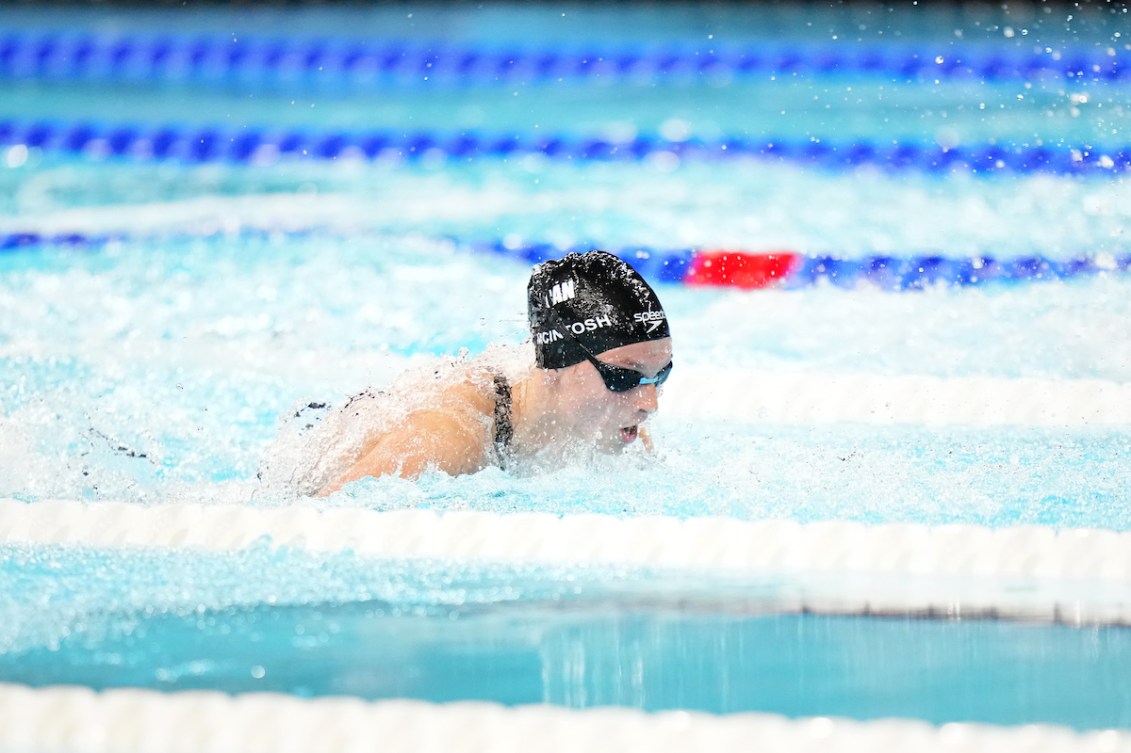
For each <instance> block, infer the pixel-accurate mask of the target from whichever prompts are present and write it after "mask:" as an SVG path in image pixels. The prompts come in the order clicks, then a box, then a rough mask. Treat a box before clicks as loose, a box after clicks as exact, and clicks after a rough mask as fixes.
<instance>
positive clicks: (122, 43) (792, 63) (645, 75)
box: [0, 29, 1131, 84]
mask: <svg viewBox="0 0 1131 753" xmlns="http://www.w3.org/2000/svg"><path fill="white" fill-rule="evenodd" d="M758 74H761V75H767V74H768V75H830V74H852V75H872V76H884V77H888V78H895V79H898V80H916V79H931V80H935V79H938V80H944V79H981V80H986V81H994V80H1006V79H1021V80H1026V81H1029V80H1035V79H1038V78H1041V77H1047V76H1056V77H1059V78H1063V79H1068V80H1105V81H1125V80H1128V79H1131V65H1129V64H1128V63H1127V60H1126V55H1125V52H1124V51H1122V50H1118V49H1115V48H1114V47H1112V48H1105V47H1084V46H1079V47H1071V48H1067V49H1052V48H1048V47H1043V46H1037V47H1034V46H1031V45H1023V44H1016V45H1012V46H1009V47H1004V46H1003V45H1000V44H995V45H993V46H987V45H976V44H960V43H956V44H948V45H947V46H946V47H945V49H940V50H937V51H932V50H929V49H923V48H920V47H914V46H910V45H906V44H883V45H881V44H874V43H873V44H857V45H851V46H849V45H832V44H811V43H810V44H792V45H782V44H760V45H758V46H754V45H747V46H725V45H718V46H715V47H712V48H694V47H679V46H669V47H665V48H662V49H656V48H645V47H640V48H628V49H625V48H621V49H605V48H600V47H593V48H586V49H580V50H578V49H567V48H544V49H530V48H528V47H522V46H516V47H514V48H510V49H475V48H470V47H456V46H451V45H449V44H445V43H439V42H438V43H433V44H426V43H419V42H417V43H402V42H396V41H372V40H361V39H354V40H350V39H327V38H301V37H286V38H268V37H256V36H254V35H252V36H244V35H238V36H237V35H224V36H217V35H211V36H208V35H177V34H166V35H153V34H149V35H146V34H100V33H91V32H82V31H77V30H75V31H63V32H43V31H34V30H18V29H16V30H9V31H7V32H6V33H5V32H0V75H3V76H9V77H18V78H56V79H58V78H64V79H66V78H80V79H99V80H115V79H125V80H135V81H136V80H147V81H162V80H166V81H181V80H196V81H201V80H203V81H208V80H225V79H236V80H244V81H247V82H254V83H262V82H266V81H270V80H277V81H281V82H286V83H288V84H290V83H296V82H300V81H301V80H303V79H304V78H305V79H317V80H322V81H345V82H370V83H372V82H373V81H374V80H375V79H377V78H380V77H385V78H394V79H398V80H402V81H418V82H425V81H435V80H454V81H459V82H464V83H475V82H499V81H506V82H513V81H516V80H528V81H539V80H557V79H564V78H570V79H585V78H608V79H618V80H620V79H627V80H634V79H636V80H643V81H649V82H651V81H656V80H658V79H663V78H673V77H676V78H689V77H690V78H695V77H709V78H712V77H732V76H741V75H758Z"/></svg>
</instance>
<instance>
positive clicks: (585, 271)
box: [526, 251, 671, 369]
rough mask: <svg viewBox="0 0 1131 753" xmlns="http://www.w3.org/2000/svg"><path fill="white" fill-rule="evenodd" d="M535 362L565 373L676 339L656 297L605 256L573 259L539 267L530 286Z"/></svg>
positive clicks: (574, 255) (528, 297)
mask: <svg viewBox="0 0 1131 753" xmlns="http://www.w3.org/2000/svg"><path fill="white" fill-rule="evenodd" d="M526 304H527V314H528V317H529V321H530V333H531V334H532V335H533V336H534V352H535V360H536V363H537V364H538V366H539V367H540V368H543V369H563V368H565V367H566V366H572V365H574V364H575V363H581V362H582V361H584V360H585V351H586V350H588V351H589V352H590V353H592V354H594V355H596V354H598V353H603V352H604V351H606V350H611V349H613V348H619V347H621V346H622V345H632V344H633V343H641V342H648V341H650V340H660V339H663V338H665V337H670V336H671V332H670V331H669V329H668V319H667V316H665V315H664V308H663V306H661V305H660V299H659V298H657V297H656V292H655V291H654V290H652V288H651V286H650V285H649V284H648V283H647V282H645V281H644V278H643V277H641V276H640V275H639V273H637V271H636V270H635V269H633V268H632V267H631V266H629V265H628V264H627V263H626V262H623V261H621V260H620V259H618V258H617V257H615V256H613V255H612V254H610V253H607V252H605V251H589V252H586V253H584V254H578V253H571V254H567V255H566V256H565V258H563V259H562V260H560V261H547V262H543V263H541V264H538V265H536V266H535V267H534V271H533V272H532V273H531V275H530V283H529V284H528V285H527V286H526Z"/></svg>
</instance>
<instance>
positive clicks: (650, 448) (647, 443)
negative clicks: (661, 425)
mask: <svg viewBox="0 0 1131 753" xmlns="http://www.w3.org/2000/svg"><path fill="white" fill-rule="evenodd" d="M636 436H638V437H640V444H642V445H644V451H645V452H655V451H656V447H655V445H653V444H652V437H651V436H650V435H649V434H648V430H647V429H645V428H644V427H643V426H641V427H638V428H637V429H636Z"/></svg>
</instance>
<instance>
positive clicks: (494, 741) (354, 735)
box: [0, 684, 1131, 753]
mask: <svg viewBox="0 0 1131 753" xmlns="http://www.w3.org/2000/svg"><path fill="white" fill-rule="evenodd" d="M374 750H380V751H386V752H387V753H400V752H401V751H405V752H407V751H412V752H413V753H432V752H433V751H435V752H436V753H464V752H467V753H471V752H472V751H475V752H477V753H478V752H481V751H491V753H510V752H511V751H514V753H530V751H587V752H588V753H603V752H604V751H610V752H611V753H612V752H615V753H633V752H634V751H641V752H642V753H643V752H645V751H646V752H647V753H653V752H654V751H670V752H671V753H676V752H677V751H694V753H701V752H702V751H728V750H757V751H763V752H764V753H776V752H777V751H782V753H807V752H813V753H815V752H816V751H821V752H822V753H840V752H843V753H857V752H860V753H874V751H907V752H908V753H913V752H914V753H918V752H923V753H934V752H936V751H937V752H938V753H964V752H966V751H970V752H971V753H974V752H975V751H977V752H978V753H983V752H986V751H993V753H1013V752H1014V751H1016V752H1017V753H1022V752H1024V753H1061V752H1062V751H1064V752H1066V753H1067V752H1068V751H1073V752H1075V753H1124V752H1126V751H1131V734H1129V733H1127V732H1125V731H1119V730H1101V731H1094V732H1086V733H1080V732H1076V731H1073V730H1070V729H1068V728H1065V727H1059V726H1052V725H1028V726H1019V727H999V726H992V725H985V724H970V723H951V724H945V725H942V726H934V725H931V724H928V723H926V722H921V721H913V720H901V719H885V720H879V721H871V722H858V721H853V720H848V719H839V718H827V717H813V718H807V719H796V720H795V719H788V718H785V717H780V716H775V715H768V714H733V715H727V716H715V715H711V714H705V713H697V712H686V711H668V712H659V713H645V712H641V711H636V710H631V709H622V708H602V709H589V710H571V709H566V708H560V707H554V706H519V707H504V706H499V705H495V704H491V703H483V702H460V703H450V704H430V703H425V702H421V701H407V700H395V701H378V702H367V701H362V700H358V699H350V698H321V699H313V700H310V699H300V698H294V697H289V696H283V695H275V694H266V693H264V694H248V695H239V696H235V697H233V696H229V695H226V694H222V693H217V692H210V691H193V692H179V693H168V694H166V693H158V692H154V691H148V690H132V689H121V690H107V691H102V692H94V691H92V690H89V689H86V688H77V687H52V688H44V689H31V688H26V687H20V686H15V685H2V684H0V751H12V752H13V753H15V752H16V751H19V752H20V753H111V752H113V753H152V752H153V751H176V752H177V753H231V751H240V752H241V753H258V752H259V751H263V752H264V753H267V752H268V751H269V752H270V753H292V751H293V752H294V753H321V752H322V751H326V752H327V753H349V752H350V751H374Z"/></svg>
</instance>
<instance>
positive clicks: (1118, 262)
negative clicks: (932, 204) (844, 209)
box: [0, 228, 1131, 291]
mask: <svg viewBox="0 0 1131 753" xmlns="http://www.w3.org/2000/svg"><path fill="white" fill-rule="evenodd" d="M311 232H312V231H311V230H297V231H284V232H282V233H280V232H279V231H276V230H269V229H263V230H256V229H254V228H248V229H244V230H242V231H240V232H239V233H235V234H233V233H230V232H209V233H203V234H196V235H188V234H184V235H169V236H153V238H146V237H132V236H130V235H128V234H124V233H118V234H101V235H85V234H82V233H63V234H50V233H36V232H24V233H8V234H6V235H0V254H4V253H14V252H18V251H28V250H37V249H44V248H65V249H70V250H97V249H99V248H102V247H105V246H107V245H109V244H111V243H129V242H140V241H146V240H153V239H155V238H167V239H168V238H171V239H173V240H177V239H185V238H188V239H196V238H210V237H216V238H220V237H232V236H235V237H278V236H279V235H284V236H303V237H305V236H309V235H310V233H311ZM439 240H443V241H445V242H450V243H452V244H453V245H454V246H456V247H458V248H466V249H470V250H472V251H474V252H477V253H485V254H494V255H502V256H505V257H507V258H511V259H515V260H518V261H523V262H525V263H528V264H537V263H539V262H543V261H546V260H548V259H559V258H561V257H562V256H564V255H565V254H567V253H569V252H571V251H587V250H589V249H591V248H598V247H603V246H600V245H599V244H577V245H575V246H569V247H562V246H556V245H554V244H550V243H513V242H509V241H506V240H502V239H499V240H490V241H476V242H461V241H459V240H457V239H451V238H446V239H439ZM609 250H610V251H611V252H613V253H615V254H617V255H618V256H620V257H621V258H623V259H625V260H626V261H628V262H630V263H631V264H632V265H633V266H634V267H636V268H637V269H638V270H640V272H641V274H643V275H644V276H645V277H647V278H648V279H650V280H654V281H656V282H660V283H668V284H682V285H692V286H710V287H732V288H740V289H745V290H753V289H760V288H784V289H798V288H809V287H814V286H820V285H833V286H835V287H839V288H845V289H856V288H867V287H871V288H878V289H880V290H887V291H918V290H926V289H929V288H939V287H955V288H965V287H978V286H982V285H986V284H991V283H998V284H1011V283H1030V282H1039V281H1054V280H1072V279H1076V278H1085V277H1095V276H1099V275H1108V274H1126V273H1128V272H1129V271H1131V253H1125V254H1122V255H1115V254H1085V255H1080V256H1074V257H1070V258H1062V259H1055V258H1050V257H1047V256H1043V255H1040V254H1031V255H1024V256H1015V257H1008V258H1007V257H995V256H991V255H981V256H971V257H948V256H944V255H941V254H912V255H908V256H893V255H888V254H880V255H869V256H861V257H856V258H853V257H848V256H835V255H831V254H802V253H798V252H795V251H757V252H755V251H745V250H740V249H709V248H675V249H671V248H667V249H665V248H652V247H648V246H632V247H624V248H614V249H609Z"/></svg>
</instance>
